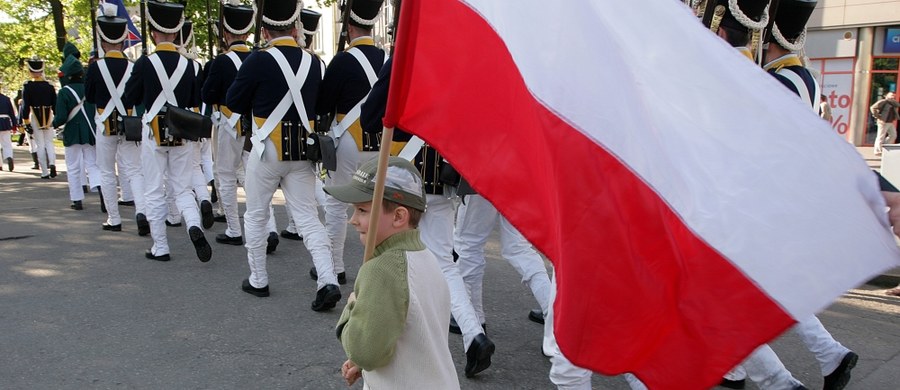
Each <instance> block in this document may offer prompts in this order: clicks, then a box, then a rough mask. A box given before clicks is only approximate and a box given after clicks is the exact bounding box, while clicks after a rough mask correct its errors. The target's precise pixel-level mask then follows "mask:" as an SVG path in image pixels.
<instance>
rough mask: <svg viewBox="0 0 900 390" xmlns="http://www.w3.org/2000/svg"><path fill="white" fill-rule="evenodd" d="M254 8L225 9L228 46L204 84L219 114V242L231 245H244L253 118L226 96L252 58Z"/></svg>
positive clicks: (205, 95) (207, 100) (209, 101)
mask: <svg viewBox="0 0 900 390" xmlns="http://www.w3.org/2000/svg"><path fill="white" fill-rule="evenodd" d="M253 15H254V12H253V9H252V8H250V7H248V6H244V5H233V4H230V3H229V4H224V5H223V6H222V18H223V20H222V25H223V27H224V31H223V32H222V33H223V37H224V38H225V42H226V44H227V45H228V49H227V51H226V52H225V53H223V54H220V55H219V56H218V57H216V59H214V60H213V61H212V62H211V63H210V64H209V65H207V66H208V67H209V68H210V69H209V77H208V78H207V79H206V81H205V82H204V83H203V90H202V94H201V96H202V99H203V102H204V103H206V104H208V105H210V106H212V107H213V109H214V110H215V111H216V112H217V114H216V116H218V121H217V123H216V136H215V148H216V160H215V163H214V169H215V173H216V175H215V176H216V182H217V187H216V189H217V190H218V193H219V202H221V205H222V208H223V209H224V211H225V222H226V224H227V228H226V229H225V233H220V234H218V235H217V236H216V242H218V243H221V244H228V245H243V244H244V238H243V234H242V233H241V220H240V216H239V215H238V201H237V172H238V170H239V169H240V167H241V165H242V161H243V162H244V163H243V165H244V166H246V161H245V160H246V159H245V158H244V157H243V152H244V151H243V147H244V138H245V136H247V135H248V133H250V131H251V130H252V129H251V127H252V126H251V125H250V116H246V117H243V116H241V114H237V113H234V112H233V111H232V110H231V109H230V108H229V107H228V106H227V105H225V94H226V93H227V92H228V87H230V86H231V83H233V82H234V78H235V77H236V76H237V73H238V69H240V67H241V64H243V62H244V60H246V59H247V57H248V56H249V55H250V46H248V45H247V42H246V41H247V36H248V35H249V34H250V30H251V29H252V28H253Z"/></svg>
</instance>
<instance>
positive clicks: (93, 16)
mask: <svg viewBox="0 0 900 390" xmlns="http://www.w3.org/2000/svg"><path fill="white" fill-rule="evenodd" d="M88 3H89V4H90V7H91V45H93V47H94V53H95V54H94V55H96V56H99V55H100V50H99V45H98V44H97V8H94V0H90V1H89V2H88Z"/></svg>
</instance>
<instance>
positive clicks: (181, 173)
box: [141, 136, 201, 256]
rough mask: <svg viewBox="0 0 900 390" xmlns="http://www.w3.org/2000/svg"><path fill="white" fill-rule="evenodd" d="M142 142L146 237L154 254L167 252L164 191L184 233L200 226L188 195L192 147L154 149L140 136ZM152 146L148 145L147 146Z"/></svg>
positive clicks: (153, 146) (166, 212)
mask: <svg viewBox="0 0 900 390" xmlns="http://www.w3.org/2000/svg"><path fill="white" fill-rule="evenodd" d="M144 138H145V139H144V142H142V152H143V154H142V155H141V166H142V167H143V171H144V195H145V197H146V200H147V212H146V213H145V215H146V216H147V220H148V221H149V222H150V236H151V237H153V248H151V250H152V251H153V254H154V255H157V256H159V255H164V254H167V253H169V242H168V239H167V238H166V216H167V215H168V214H169V210H168V206H167V204H166V191H171V196H172V198H173V199H175V203H176V204H177V209H178V210H179V211H180V212H181V216H182V218H183V219H184V222H185V230H188V229H190V228H191V227H192V226H197V227H200V225H201V223H200V211H199V210H198V209H197V202H196V201H194V195H193V193H192V192H191V188H190V185H191V175H192V169H193V158H194V150H195V149H194V146H193V145H190V144H185V145H182V146H156V145H155V143H154V141H153V140H151V139H149V138H147V137H146V136H145V137H144ZM151 144H152V145H151Z"/></svg>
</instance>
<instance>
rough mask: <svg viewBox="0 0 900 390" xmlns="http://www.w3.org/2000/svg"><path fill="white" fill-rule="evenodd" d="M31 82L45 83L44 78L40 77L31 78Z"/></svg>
mask: <svg viewBox="0 0 900 390" xmlns="http://www.w3.org/2000/svg"><path fill="white" fill-rule="evenodd" d="M31 81H44V76H38V77H34V76H31Z"/></svg>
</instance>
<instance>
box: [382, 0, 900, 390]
mask: <svg viewBox="0 0 900 390" xmlns="http://www.w3.org/2000/svg"><path fill="white" fill-rule="evenodd" d="M398 34H399V35H398V39H397V42H396V51H395V56H394V64H393V66H394V68H393V76H392V80H391V86H390V88H391V89H390V97H389V102H388V108H387V114H386V116H385V120H384V121H385V125H387V126H398V127H400V128H403V129H405V130H408V131H410V132H412V133H414V134H416V135H418V136H420V137H421V138H423V139H424V140H425V141H426V142H428V143H429V144H430V145H432V146H434V147H435V148H436V149H437V150H438V151H440V153H441V154H443V155H444V156H445V157H446V158H447V159H448V160H449V161H451V162H452V164H453V165H454V166H455V167H456V168H457V169H458V170H459V171H460V172H462V174H463V175H464V176H465V177H466V178H467V179H468V180H469V181H470V182H471V184H472V185H473V187H474V188H475V189H476V190H477V191H478V192H479V193H481V194H482V195H484V196H485V197H486V198H487V199H489V200H490V201H491V202H493V204H494V205H495V206H496V207H497V208H498V209H499V210H500V211H501V212H502V213H503V215H505V216H506V217H507V218H508V219H509V220H510V221H511V222H512V223H514V224H515V225H516V226H517V227H518V228H519V229H520V230H521V231H522V233H523V234H524V235H525V236H526V237H527V238H528V239H529V240H531V242H532V243H534V244H535V245H536V246H537V247H538V248H539V249H540V250H541V251H542V252H543V253H544V254H546V255H547V256H548V257H549V258H550V259H551V260H552V261H553V263H554V265H555V269H556V272H557V281H558V284H559V285H558V295H557V301H556V306H555V312H556V314H555V315H556V328H555V333H556V336H557V339H558V342H559V345H560V347H561V349H562V351H563V352H564V353H565V355H566V356H567V357H568V358H569V359H570V360H571V361H572V362H574V363H576V364H578V365H580V366H582V367H585V368H589V369H592V370H595V371H598V372H602V373H605V374H618V373H622V372H633V373H635V374H636V375H637V376H638V377H639V378H641V379H642V380H643V381H644V382H645V383H646V384H647V385H648V386H649V387H650V388H653V389H665V388H669V389H693V388H708V387H711V386H713V385H715V384H716V383H718V381H719V380H720V378H721V375H722V374H724V373H725V372H726V371H728V370H729V369H730V368H732V367H733V366H734V365H735V364H737V363H739V362H740V361H741V360H742V358H743V357H745V356H746V355H748V354H749V353H750V352H751V351H752V350H753V349H754V348H755V347H756V346H758V345H760V344H761V343H764V342H766V341H768V340H771V339H773V338H774V337H776V336H777V335H779V334H780V333H781V332H783V331H784V330H785V329H786V328H788V327H790V326H791V325H792V324H793V323H795V322H796V320H795V319H797V318H802V317H804V316H806V315H809V314H813V313H815V312H817V311H819V310H821V309H823V308H824V307H826V306H827V305H828V304H829V303H830V302H832V301H833V300H834V299H835V298H836V297H838V296H839V295H840V294H842V293H843V292H844V291H846V290H848V289H850V288H853V287H854V286H856V285H858V284H860V283H861V282H863V281H865V280H867V278H870V277H871V276H873V275H875V274H877V273H878V272H880V271H882V270H884V269H886V268H889V267H892V266H896V265H897V264H898V258H900V252H898V249H897V246H896V244H895V242H894V239H893V236H892V235H891V234H890V232H889V227H888V222H887V217H886V214H885V212H884V207H885V205H884V201H883V199H882V197H881V196H880V193H879V189H878V184H877V180H876V177H875V175H874V174H873V173H872V172H871V171H870V170H869V169H868V168H867V166H866V164H865V162H864V161H863V160H862V159H861V158H860V156H859V155H858V153H857V152H856V150H855V149H854V148H853V147H852V146H851V145H849V144H847V142H845V141H843V140H841V139H840V138H838V137H835V136H834V134H833V132H831V131H830V130H829V128H828V125H827V123H826V122H825V121H823V120H821V119H820V118H819V117H818V116H816V115H815V113H814V112H813V111H812V110H810V109H809V107H805V106H804V105H803V104H802V103H801V101H800V100H799V99H798V98H797V97H796V96H794V95H792V94H790V92H789V91H788V90H787V89H786V88H784V87H783V86H782V85H781V84H779V83H778V82H777V81H776V80H775V79H774V78H772V77H771V76H769V75H767V74H766V73H764V72H763V71H762V70H761V69H759V67H757V66H755V65H754V64H753V63H751V61H748V60H747V59H746V58H745V57H743V56H741V55H740V54H738V53H737V51H736V50H734V49H733V48H731V47H729V46H728V45H727V44H726V43H725V42H724V41H722V40H721V39H719V38H717V37H715V36H714V35H713V34H711V33H710V32H709V31H705V30H704V28H703V27H702V26H701V25H700V23H699V22H698V21H697V20H696V18H695V17H694V16H693V15H692V14H691V13H690V11H689V10H688V9H687V8H686V7H684V6H683V5H682V4H681V3H680V2H676V1H672V0H656V1H652V0H631V1H612V0H608V1H601V0H572V1H565V2H547V1H543V0H518V1H497V0H421V1H418V0H409V1H404V2H403V9H402V13H401V21H400V25H399V31H398Z"/></svg>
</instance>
